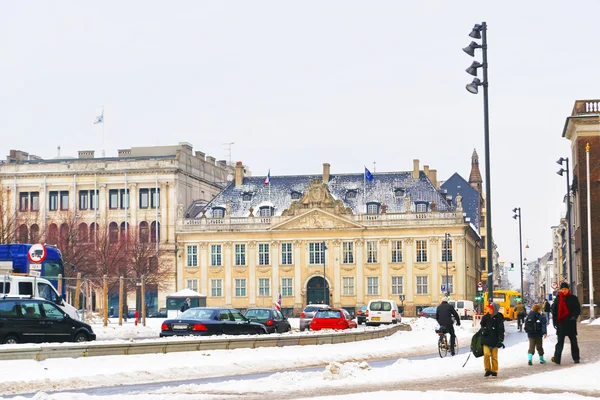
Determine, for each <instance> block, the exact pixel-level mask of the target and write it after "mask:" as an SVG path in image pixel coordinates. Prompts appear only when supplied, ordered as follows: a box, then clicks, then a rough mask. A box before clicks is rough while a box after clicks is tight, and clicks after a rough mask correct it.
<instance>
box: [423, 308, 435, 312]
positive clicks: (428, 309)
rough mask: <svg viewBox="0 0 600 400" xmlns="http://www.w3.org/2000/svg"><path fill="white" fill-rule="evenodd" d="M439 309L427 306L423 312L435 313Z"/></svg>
mask: <svg viewBox="0 0 600 400" xmlns="http://www.w3.org/2000/svg"><path fill="white" fill-rule="evenodd" d="M436 310H437V308H436V307H427V308H424V309H423V312H427V313H434V312H435V311H436Z"/></svg>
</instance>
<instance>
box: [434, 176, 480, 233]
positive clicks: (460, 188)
mask: <svg viewBox="0 0 600 400" xmlns="http://www.w3.org/2000/svg"><path fill="white" fill-rule="evenodd" d="M441 187H442V189H445V190H446V194H447V195H448V196H452V203H453V204H456V196H457V195H458V194H459V193H460V195H461V197H462V207H463V211H464V213H465V214H467V217H469V218H470V219H471V221H470V222H471V223H472V224H473V225H474V226H475V227H476V228H477V229H479V220H480V217H481V216H480V215H479V202H480V201H481V195H480V194H479V192H478V191H477V190H476V189H475V188H474V187H473V186H471V185H470V184H469V182H467V181H466V180H465V178H463V177H462V176H460V175H459V174H458V173H454V174H453V175H452V176H451V177H450V178H448V180H447V181H445V182H444V183H443V184H442V186H441Z"/></svg>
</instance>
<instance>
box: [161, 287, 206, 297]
mask: <svg viewBox="0 0 600 400" xmlns="http://www.w3.org/2000/svg"><path fill="white" fill-rule="evenodd" d="M167 297H190V298H192V297H206V295H203V294H200V293H198V292H196V291H195V290H192V289H187V288H186V289H182V290H180V291H179V292H175V293H173V294H170V295H168V296H167Z"/></svg>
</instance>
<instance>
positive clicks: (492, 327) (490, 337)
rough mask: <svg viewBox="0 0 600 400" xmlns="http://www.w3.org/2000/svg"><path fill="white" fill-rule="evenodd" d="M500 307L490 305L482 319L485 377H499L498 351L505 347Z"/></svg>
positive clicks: (493, 304)
mask: <svg viewBox="0 0 600 400" xmlns="http://www.w3.org/2000/svg"><path fill="white" fill-rule="evenodd" d="M499 310H500V306H499V305H498V304H496V303H490V304H489V305H488V306H487V313H486V314H485V315H484V316H483V317H482V318H481V329H480V331H481V342H482V343H483V366H484V368H485V375H484V376H486V377H487V376H490V375H491V376H498V349H499V348H500V347H504V317H503V316H502V314H500V313H499V312H498V311H499Z"/></svg>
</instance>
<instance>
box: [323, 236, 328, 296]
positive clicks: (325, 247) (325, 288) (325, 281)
mask: <svg viewBox="0 0 600 400" xmlns="http://www.w3.org/2000/svg"><path fill="white" fill-rule="evenodd" d="M326 250H327V246H325V241H323V304H329V299H328V298H327V278H325V260H326V259H327V257H325V254H326Z"/></svg>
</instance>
